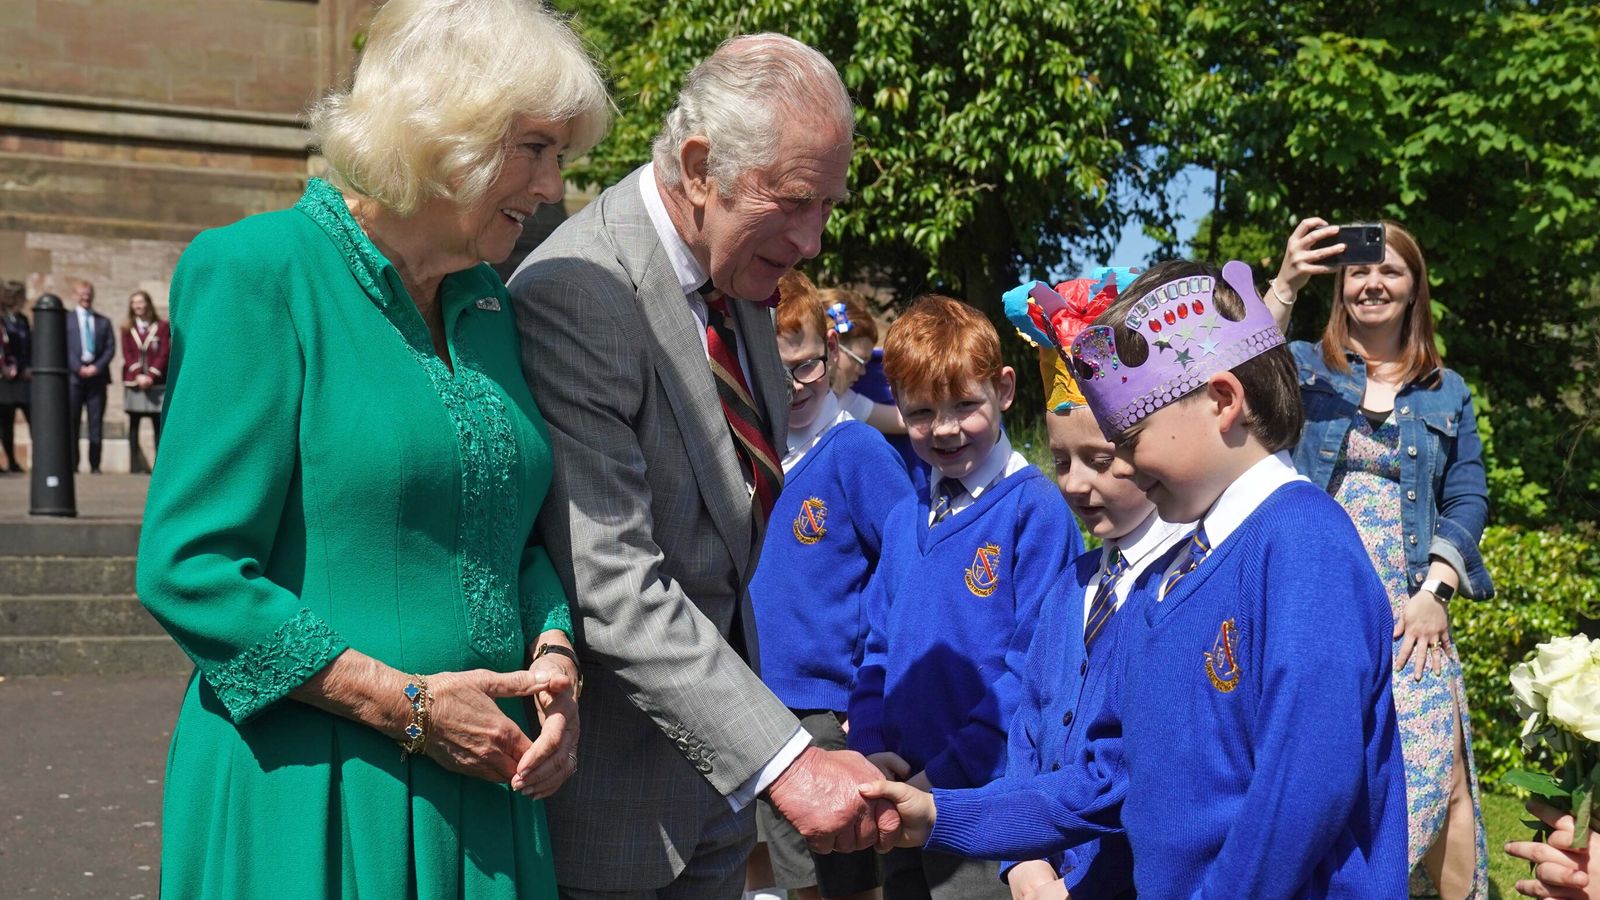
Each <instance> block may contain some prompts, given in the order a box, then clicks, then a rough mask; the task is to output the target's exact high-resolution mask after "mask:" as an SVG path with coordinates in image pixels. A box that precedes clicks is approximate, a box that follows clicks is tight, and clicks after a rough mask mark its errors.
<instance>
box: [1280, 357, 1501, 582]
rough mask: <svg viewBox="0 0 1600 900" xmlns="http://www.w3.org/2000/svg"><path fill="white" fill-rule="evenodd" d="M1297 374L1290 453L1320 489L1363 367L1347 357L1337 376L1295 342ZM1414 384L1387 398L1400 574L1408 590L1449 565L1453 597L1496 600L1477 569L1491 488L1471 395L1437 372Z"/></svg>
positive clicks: (1361, 391)
mask: <svg viewBox="0 0 1600 900" xmlns="http://www.w3.org/2000/svg"><path fill="white" fill-rule="evenodd" d="M1289 346H1290V349H1291V350H1292V351H1294V358H1295V362H1296V364H1297V365H1298V367H1299V369H1300V399H1301V402H1302V404H1303V405H1304V407H1305V417H1306V421H1305V428H1304V430H1303V431H1301V432H1300V442H1299V444H1297V445H1296V446H1295V449H1294V464H1295V467H1296V468H1298V469H1299V470H1300V471H1301V473H1303V474H1304V475H1305V476H1306V477H1307V478H1309V479H1311V480H1312V481H1313V482H1315V483H1316V484H1317V486H1319V487H1321V488H1322V489H1323V490H1327V489H1328V486H1329V482H1330V481H1331V480H1332V479H1333V467H1334V465H1335V464H1336V463H1337V462H1338V460H1339V454H1340V452H1341V451H1342V450H1343V449H1344V442H1345V435H1346V434H1348V433H1349V431H1350V429H1351V427H1352V426H1353V425H1354V424H1355V419H1356V417H1357V416H1359V415H1361V411H1360V407H1361V398H1362V397H1363V396H1364V395H1365V393H1366V387H1367V369H1366V363H1365V361H1364V360H1362V359H1361V357H1360V356H1358V355H1356V354H1354V353H1348V352H1347V353H1346V354H1345V356H1346V358H1347V359H1348V360H1349V362H1350V371H1349V372H1348V373H1340V372H1335V371H1333V370H1332V369H1330V368H1329V367H1328V364H1327V363H1326V362H1324V361H1323V359H1322V345H1321V344H1313V343H1310V342H1308V341H1295V342H1293V343H1291V344H1290V345H1289ZM1438 376H1439V377H1438V384H1437V386H1435V387H1433V388H1429V387H1427V386H1425V385H1426V384H1427V383H1428V382H1429V381H1430V379H1431V378H1432V376H1431V375H1430V376H1428V377H1425V378H1423V379H1422V380H1421V382H1412V383H1410V384H1407V385H1406V386H1404V387H1402V388H1401V389H1400V393H1399V395H1398V396H1396V397H1395V401H1394V404H1395V410H1394V415H1395V420H1396V421H1397V422H1398V424H1399V426H1400V447H1401V454H1400V487H1401V489H1402V490H1403V491H1404V493H1403V494H1402V495H1401V496H1402V503H1401V505H1400V525H1401V529H1402V531H1403V532H1404V536H1405V544H1404V546H1405V551H1406V569H1407V572H1406V575H1407V577H1408V578H1410V580H1411V589H1412V591H1413V592H1414V591H1415V590H1416V589H1417V588H1418V587H1420V586H1421V585H1422V581H1423V579H1424V578H1425V577H1426V575H1427V571H1428V564H1429V561H1430V557H1438V558H1439V559H1441V560H1443V561H1445V562H1447V563H1449V564H1450V567H1451V568H1453V569H1455V570H1456V574H1458V575H1459V576H1460V577H1461V587H1460V589H1459V590H1460V592H1461V595H1462V596H1464V597H1467V598H1470V599H1474V600H1486V599H1488V598H1489V597H1492V596H1494V584H1493V582H1491V581H1490V579H1489V573H1488V572H1487V571H1486V570H1485V569H1484V567H1483V556H1482V555H1481V554H1480V553H1479V552H1478V540H1479V538H1481V537H1482V536H1483V525H1484V521H1485V519H1487V518H1488V515H1489V489H1488V483H1487V480H1486V478H1485V475H1484V467H1483V441H1482V440H1481V439H1480V438H1479V437H1478V420H1477V417H1476V416H1474V415H1473V412H1472V395H1471V394H1470V393H1468V391H1467V384H1466V382H1465V381H1463V380H1462V379H1461V376H1460V375H1457V374H1456V373H1455V372H1452V371H1450V370H1449V369H1439V370H1438Z"/></svg>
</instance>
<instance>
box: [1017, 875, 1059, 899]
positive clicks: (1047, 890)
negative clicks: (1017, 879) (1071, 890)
mask: <svg viewBox="0 0 1600 900" xmlns="http://www.w3.org/2000/svg"><path fill="white" fill-rule="evenodd" d="M1021 900H1071V898H1069V897H1068V896H1067V883H1066V882H1065V881H1063V880H1061V879H1060V878H1057V879H1055V880H1054V881H1046V882H1045V883H1044V884H1041V885H1039V886H1038V887H1034V888H1029V889H1028V892H1027V893H1025V894H1023V895H1022V897H1021Z"/></svg>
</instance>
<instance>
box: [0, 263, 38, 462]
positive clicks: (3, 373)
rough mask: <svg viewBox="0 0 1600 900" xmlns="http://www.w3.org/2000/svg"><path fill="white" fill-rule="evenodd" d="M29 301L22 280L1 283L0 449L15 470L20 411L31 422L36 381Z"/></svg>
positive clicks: (25, 419)
mask: <svg viewBox="0 0 1600 900" xmlns="http://www.w3.org/2000/svg"><path fill="white" fill-rule="evenodd" d="M26 300H27V293H26V292H25V291H24V290H23V287H22V282H20V281H7V282H4V283H0V450H4V451H5V454H6V466H7V468H8V469H9V470H10V471H12V472H21V471H22V463H21V462H20V461H18V459H17V441H16V427H17V424H16V423H17V413H19V412H20V413H22V420H23V421H24V422H27V421H28V408H29V400H28V392H29V391H30V390H32V381H33V341H32V335H31V334H30V332H29V328H28V317H27V315H26V314H24V313H23V311H22V306H23V303H24V302H26Z"/></svg>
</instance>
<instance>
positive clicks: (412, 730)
mask: <svg viewBox="0 0 1600 900" xmlns="http://www.w3.org/2000/svg"><path fill="white" fill-rule="evenodd" d="M406 702H408V703H410V704H411V723H410V724H409V725H407V726H406V728H405V731H404V732H403V733H404V734H405V740H402V741H399V742H398V743H399V744H400V760H401V762H404V761H405V759H406V757H408V756H410V755H411V754H413V753H421V752H422V748H423V746H424V745H425V744H426V743H427V742H428V710H429V707H430V706H431V705H432V704H433V695H432V694H430V693H428V679H426V678H423V677H422V676H421V675H413V676H411V681H409V682H408V683H407V684H406Z"/></svg>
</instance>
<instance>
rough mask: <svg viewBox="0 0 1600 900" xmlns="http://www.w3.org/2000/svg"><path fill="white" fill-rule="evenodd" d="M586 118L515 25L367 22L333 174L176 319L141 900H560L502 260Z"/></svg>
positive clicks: (191, 279)
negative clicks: (150, 845)
mask: <svg viewBox="0 0 1600 900" xmlns="http://www.w3.org/2000/svg"><path fill="white" fill-rule="evenodd" d="M610 111H611V105H610V101H609V99H608V98H607V96H606V93H605V88H604V84H603V82H602V80H601V78H600V76H599V74H598V73H597V71H596V69H595V67H594V65H593V63H592V62H591V60H590V59H589V58H588V57H587V55H586V54H585V53H584V51H583V49H582V47H581V45H580V43H579V42H578V40H577V39H576V38H575V37H574V35H573V34H572V32H571V31H570V30H569V29H568V28H567V27H566V26H565V25H564V24H563V23H562V22H561V21H560V20H559V19H557V18H556V17H555V16H553V15H552V14H551V13H550V12H548V11H547V10H546V9H545V8H544V7H543V6H541V5H540V4H539V3H537V2H535V0H390V2H389V3H387V4H386V5H385V6H383V7H382V8H381V9H380V10H379V12H378V14H377V16H376V18H375V19H374V20H373V22H372V25H371V30H370V32H369V40H368V43H367V46H366V50H365V53H364V56H363V59H362V62H361V65H360V68H359V70H358V71H357V73H356V76H355V80H354V82H353V85H352V86H351V88H350V89H349V91H348V92H343V93H338V94H335V95H333V96H331V97H329V98H327V99H326V100H324V101H323V102H322V103H320V104H319V105H318V106H317V107H316V108H315V110H314V111H313V115H312V121H313V128H314V130H315V132H316V134H317V135H318V137H319V139H320V141H321V147H322V151H323V154H324V156H325V157H326V158H327V160H328V163H329V165H330V167H331V170H332V171H331V176H330V180H329V181H322V180H318V179H313V180H312V181H311V182H310V184H309V185H308V186H307V188H306V190H305V194H304V196H303V197H301V199H300V201H299V202H298V203H297V204H295V206H294V207H293V208H292V209H289V210H283V211H279V212H272V213H267V214H264V215H259V216H254V217H251V218H248V219H245V220H244V221H241V222H238V223H235V224H234V225H231V226H228V227H226V228H222V229H218V230H216V231H210V232H207V233H205V234H202V235H200V237H198V238H197V239H196V240H195V242H194V243H193V244H192V245H191V246H190V248H189V249H188V251H187V252H186V253H185V254H184V256H183V259H182V261H181V262H180V263H179V266H178V271H177V273H176V275H175V276H174V280H173V285H172V292H171V311H172V321H173V338H174V348H173V356H172V360H171V363H170V372H169V386H168V395H167V406H166V426H165V430H164V435H163V437H164V438H165V441H164V442H163V445H162V451H163V454H164V455H163V464H162V466H161V467H160V468H159V469H158V470H157V472H156V475H155V477H154V479H153V481H152V482H151V486H150V499H149V504H148V507H147V510H146V514H145V515H146V521H145V529H144V538H143V541H142V543H141V547H140V555H139V577H138V583H139V595H140V597H141V598H142V600H143V601H144V603H145V605H146V606H148V607H149V609H150V611H151V612H152V613H153V614H154V615H155V616H156V618H157V619H159V620H160V622H161V623H162V624H163V625H164V626H165V627H166V629H167V630H168V631H169V632H170V633H171V634H172V636H173V638H174V639H176V641H177V642H178V644H179V645H180V646H181V647H182V648H183V650H184V651H185V652H186V653H187V654H188V655H189V656H190V657H191V658H192V659H193V660H194V663H195V667H196V672H195V675H194V676H193V677H192V678H191V680H190V683H189V687H188V692H187V695H186V696H185V697H184V700H183V705H182V708H181V710H180V712H179V714H178V722H177V726H176V727H175V729H174V731H173V737H172V746H171V751H170V756H169V760H168V768H167V784H166V798H165V811H164V821H163V835H162V838H163V841H162V843H163V847H162V895H163V896H164V897H208V898H209V897H265V896H281V897H297V898H300V897H343V896H348V897H354V896H356V895H358V894H359V895H361V896H369V897H429V898H435V897H463V898H504V897H554V896H555V895H556V887H555V876H554V871H553V865H552V862H551V857H550V852H549V839H548V828H547V824H546V822H545V814H544V807H543V798H545V797H548V796H549V795H550V794H551V793H552V792H554V791H555V790H556V788H558V787H559V786H560V785H561V784H562V783H563V782H564V781H565V780H566V779H567V778H568V777H569V776H570V775H571V774H572V772H573V771H574V770H575V768H576V766H577V755H576V752H575V750H576V746H577V730H578V722H577V703H576V696H577V694H578V692H579V691H580V690H581V687H582V682H581V678H580V677H579V671H578V667H577V657H576V654H575V653H574V651H573V649H572V643H571V639H570V631H571V618H570V614H569V612H568V607H567V598H566V596H565V594H564V592H563V589H562V587H561V583H560V581H559V580H558V579H557V577H556V572H555V569H554V568H553V566H552V564H551V560H550V557H549V555H548V554H547V553H546V550H545V548H544V547H543V546H542V544H541V543H540V541H539V540H538V538H537V537H536V535H535V532H534V528H533V525H534V519H535V516H536V515H537V513H538V511H539V508H540V505H541V504H542V502H543V499H544V496H545V492H546V490H547V487H548V485H549V482H550V475H551V465H550V451H549V446H548V433H547V431H546V428H545V425H544V421H543V419H542V417H541V415H540V412H539V410H538V408H537V407H536V406H535V404H534V401H533V398H532V397H531V396H530V395H529V393H528V389H527V386H526V383H525V382H524V380H523V376H522V371H521V367H520V364H519V355H518V352H519V351H518V341H517V333H516V328H515V323H514V322H513V321H512V312H511V307H510V304H509V302H508V300H507V296H506V293H505V289H504V287H503V286H502V285H501V284H500V283H499V281H498V280H497V279H496V278H495V277H494V275H493V273H492V271H491V270H490V269H489V268H488V266H486V265H484V261H495V260H500V259H503V258H504V257H505V256H506V255H507V254H508V253H509V252H510V251H511V249H512V246H513V245H514V243H515V242H516V240H517V237H518V235H519V234H520V232H521V223H522V220H523V219H524V218H526V217H527V216H528V215H530V214H531V213H532V212H533V211H534V209H535V208H536V207H537V206H538V205H539V204H540V203H553V202H556V201H558V200H560V198H561V196H562V178H561V173H560V169H559V163H560V160H561V158H562V156H563V155H564V154H570V153H581V152H584V151H585V150H586V149H587V148H589V147H590V146H592V145H593V144H594V143H595V142H596V141H598V140H599V139H600V138H601V136H602V135H603V133H604V131H605V129H606V127H607V124H608V122H609V117H610Z"/></svg>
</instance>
